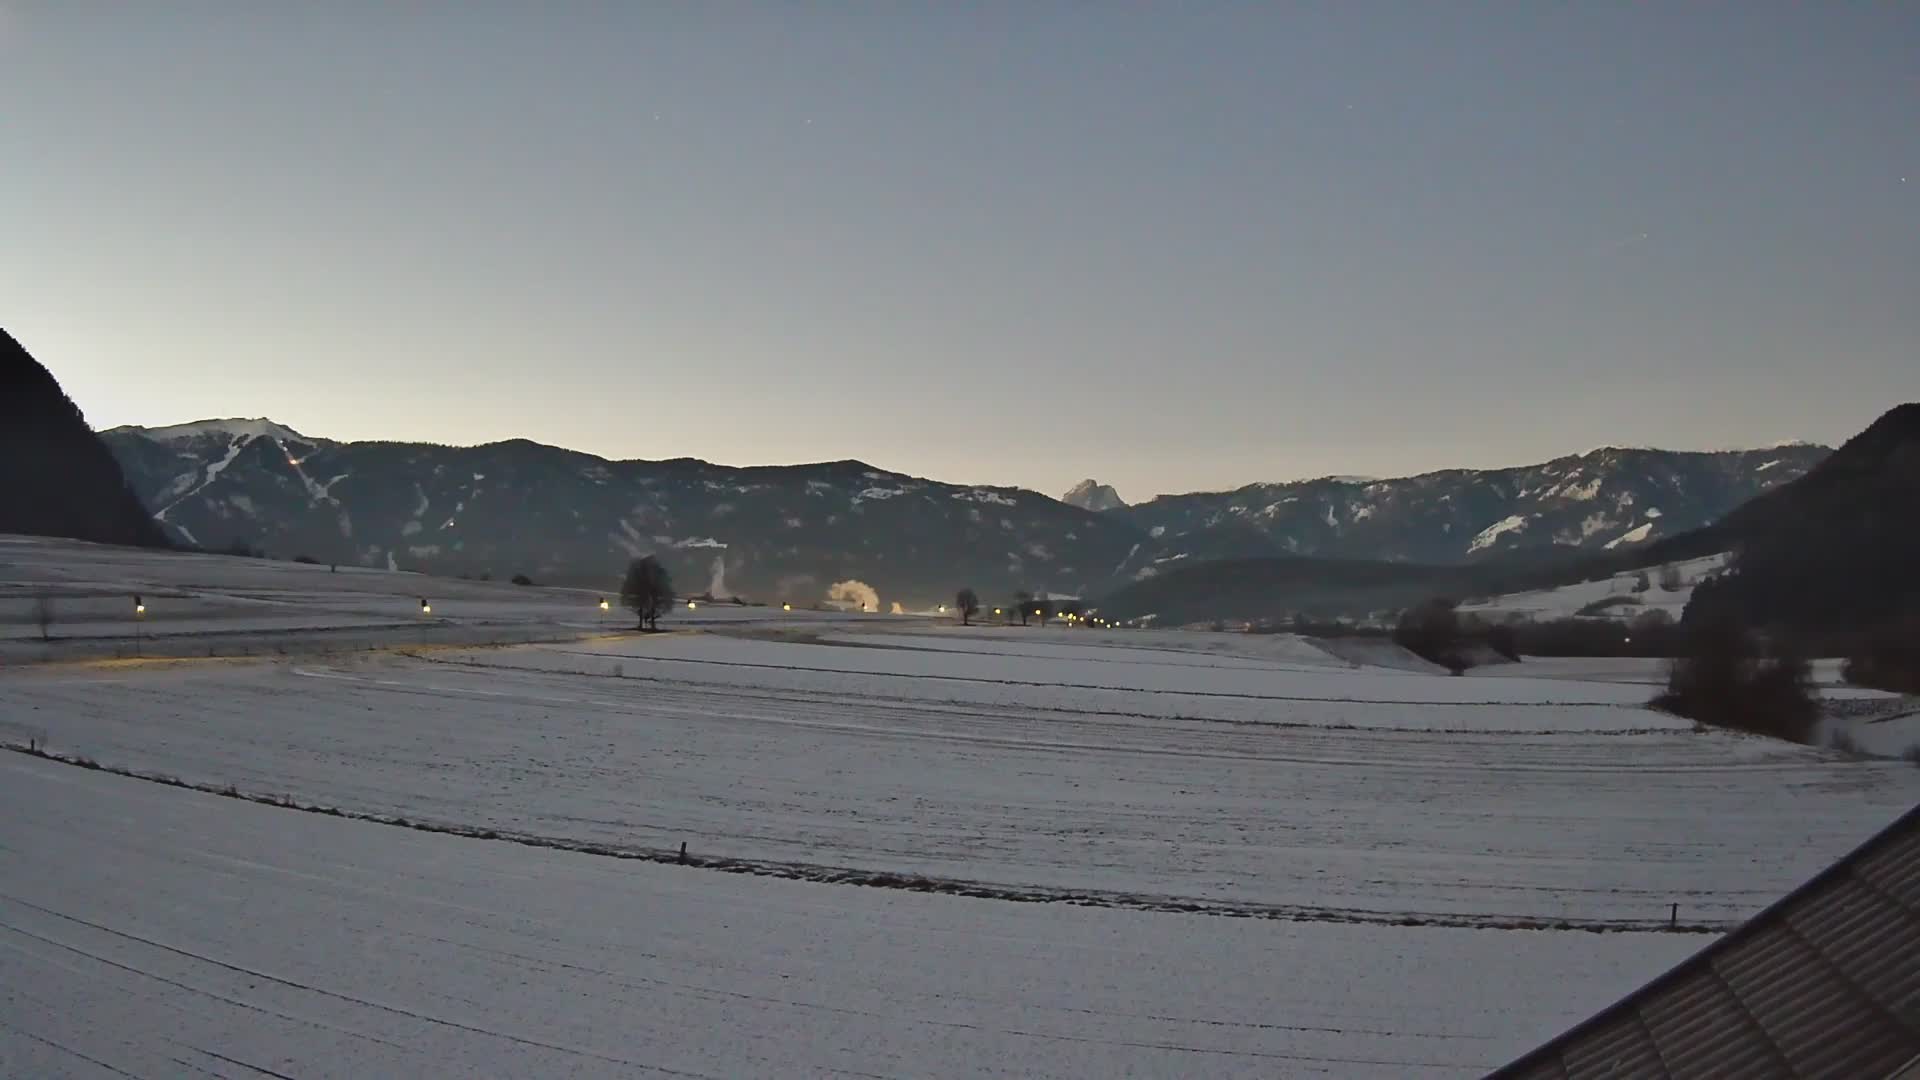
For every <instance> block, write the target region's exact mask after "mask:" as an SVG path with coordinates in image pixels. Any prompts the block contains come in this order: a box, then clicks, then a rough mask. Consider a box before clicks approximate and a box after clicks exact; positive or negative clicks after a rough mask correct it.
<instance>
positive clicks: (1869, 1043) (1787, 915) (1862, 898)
mask: <svg viewBox="0 0 1920 1080" xmlns="http://www.w3.org/2000/svg"><path fill="white" fill-rule="evenodd" d="M1917 1065H1920V806H1916V807H1914V808H1913V809H1912V810H1909V811H1907V813H1906V814H1904V815H1902V816H1901V818H1900V820H1898V821H1896V822H1894V823H1893V824H1892V825H1889V826H1888V827H1887V828H1885V829H1883V830H1881V831H1880V833H1878V834H1877V835H1875V836H1874V837H1873V838H1872V839H1871V840H1868V841H1867V842H1866V843H1864V844H1862V845H1860V847H1859V848H1858V849H1857V850H1855V851H1854V852H1853V853H1852V854H1850V855H1848V856H1847V857H1846V858H1844V859H1841V860H1840V861H1839V862H1837V863H1835V864H1833V865H1832V866H1830V867H1828V868H1827V869H1825V870H1823V871H1821V872H1820V873H1819V874H1818V875H1816V876H1815V877H1814V878H1813V879H1812V880H1811V881H1808V882H1807V883H1806V884H1804V885H1802V886H1800V887H1799V888H1798V889H1795V890H1794V891H1793V892H1791V893H1788V894H1787V895H1786V896H1785V897H1784V898H1782V899H1781V900H1780V901H1779V902H1777V903H1775V904H1774V905H1773V906H1772V907H1769V908H1767V909H1766V910H1765V911H1762V912H1761V913H1760V914H1758V915H1756V916H1754V917H1753V918H1752V919H1750V920H1748V922H1747V923H1746V924H1745V925H1743V926H1741V927H1740V928H1739V929H1738V930H1735V931H1734V932H1733V933H1731V934H1728V935H1727V936H1726V937H1724V938H1721V939H1720V940H1719V941H1716V942H1714V943H1713V944H1712V945H1709V946H1707V947H1706V948H1705V949H1702V950H1701V951H1700V952H1699V953H1697V954H1696V955H1694V956H1693V957H1691V958H1690V959H1688V960H1687V961H1686V962H1684V963H1682V964H1681V965H1680V966H1679V967H1676V968H1674V969H1673V970H1672V971H1669V972H1667V973H1666V974H1665V975H1662V976H1660V977H1659V978H1658V979H1655V980H1654V981H1653V982H1651V983H1648V984H1647V985H1646V986H1645V987H1642V988H1641V989H1640V990H1638V991H1636V992H1635V993H1633V994H1632V995H1630V996H1629V997H1627V998H1626V1000H1624V1001H1621V1002H1619V1003H1618V1004H1616V1005H1613V1006H1612V1007H1610V1008H1608V1009H1607V1010H1606V1011H1604V1012H1602V1013H1600V1014H1599V1015H1598V1016H1595V1017H1594V1018H1593V1019H1591V1020H1588V1021H1587V1022H1585V1023H1583V1024H1580V1025H1579V1026H1577V1027H1575V1028H1573V1029H1572V1030H1570V1031H1568V1032H1567V1033H1565V1034H1564V1035H1561V1036H1560V1037H1559V1038H1557V1039H1554V1040H1553V1041H1552V1042H1549V1043H1547V1044H1546V1045H1545V1046H1542V1047H1540V1048H1539V1049H1538V1050H1535V1051H1534V1052H1532V1053H1530V1054H1528V1055H1527V1056H1525V1057H1523V1058H1521V1059H1520V1060H1519V1061H1516V1062H1514V1063H1513V1064H1511V1065H1509V1066H1507V1067H1506V1068H1504V1069H1501V1070H1499V1071H1497V1072H1495V1073H1494V1074H1493V1076H1494V1077H1496V1078H1499V1080H1548V1078H1552V1080H1584V1078H1586V1077H1673V1078H1691V1077H1722V1076H1737V1077H1742V1078H1753V1080H1762V1078H1769V1077H1846V1078H1849V1080H1852V1078H1859V1080H1886V1078H1890V1077H1896V1076H1906V1075H1908V1074H1909V1072H1910V1071H1911V1070H1913V1069H1915V1068H1916V1066H1917Z"/></svg>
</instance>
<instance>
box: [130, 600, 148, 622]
mask: <svg viewBox="0 0 1920 1080" xmlns="http://www.w3.org/2000/svg"><path fill="white" fill-rule="evenodd" d="M146 613H147V605H146V604H145V603H144V602H143V601H142V600H141V599H140V597H139V596H137V595H136V596H135V597H134V598H133V617H134V618H136V619H137V618H139V617H140V616H142V615H145V614H146Z"/></svg>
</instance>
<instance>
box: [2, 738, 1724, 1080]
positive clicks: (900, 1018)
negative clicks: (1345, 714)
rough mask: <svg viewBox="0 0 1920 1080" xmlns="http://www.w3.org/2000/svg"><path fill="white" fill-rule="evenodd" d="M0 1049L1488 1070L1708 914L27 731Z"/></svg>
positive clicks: (145, 1073) (785, 1066)
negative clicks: (893, 842) (791, 822)
mask: <svg viewBox="0 0 1920 1080" xmlns="http://www.w3.org/2000/svg"><path fill="white" fill-rule="evenodd" d="M0 816H4V818H5V820H6V821H7V822H8V827H7V833H6V846H5V848H4V849H0V1075H6V1076H17V1077H36V1078H49V1077H63V1076H73V1077H106V1076H110V1075H130V1076H142V1077H160V1076H194V1075H207V1076H232V1077H241V1076H259V1075H269V1073H267V1072H266V1070H271V1073H270V1075H285V1076H298V1077H302V1078H303V1080H310V1078H316V1077H350V1078H357V1077H367V1076H474V1075H487V1076H559V1075H570V1076H636V1077H638V1076H662V1075H664V1076H682V1077H685V1076H693V1077H758V1076H783V1077H784V1076H881V1077H907V1076H927V1075H941V1076H1014V1075H1018V1076H1070V1077H1113V1076H1121V1075H1131V1076H1195V1075H1204V1076H1340V1077H1368V1076H1378V1077H1400V1076H1409V1075H1421V1076H1472V1075H1477V1074H1479V1073H1482V1072H1484V1071H1485V1070H1486V1069H1487V1068H1489V1067H1492V1066H1495V1065H1498V1064H1500V1063H1502V1062H1504V1061H1506V1060H1509V1059H1511V1058H1512V1057H1514V1056H1516V1055H1517V1054H1519V1053H1520V1052H1522V1051H1524V1050H1525V1049H1527V1048H1529V1047H1530V1046H1531V1045H1533V1044H1534V1043H1537V1042H1539V1041H1541V1040H1543V1039H1544V1038H1546V1037H1547V1036H1549V1035H1550V1034H1552V1033H1553V1032H1555V1031H1556V1030H1558V1029H1560V1028H1562V1027H1564V1026H1566V1025H1568V1024H1570V1023H1573V1022H1574V1021H1576V1020H1578V1019H1580V1018H1582V1017H1584V1016H1585V1015H1587V1014H1589V1013H1591V1012H1592V1011H1594V1010H1596V1009H1598V1008H1600V1007H1602V1006H1604V1005H1605V1004H1607V1003H1609V1002H1610V1001H1612V1000H1613V999H1616V998H1618V997H1619V996H1621V995H1623V994H1625V993H1626V992H1628V991H1629V990H1631V989H1632V988H1633V987H1634V986H1636V985H1637V984H1639V983H1640V982H1641V981H1643V980H1644V979H1645V978H1646V977H1647V976H1648V975H1649V974H1651V973H1653V972H1655V971H1658V970H1661V969H1663V968H1665V967H1667V966H1670V965H1671V964H1673V963H1675V962H1677V961H1679V960H1680V959H1681V958H1682V957H1684V956H1685V955H1687V954H1688V953H1689V952H1691V951H1692V950H1693V949H1695V948H1697V947H1698V946H1699V945H1700V944H1701V942H1702V939H1701V938H1700V937H1698V936H1694V935H1669V934H1604V935H1603V934H1583V933H1551V932H1538V931H1493V930H1453V929H1438V928H1411V927H1379V926H1346V925H1338V924H1329V923H1292V922H1274V921H1266V920H1249V919H1221V918H1208V917H1204V916H1181V915H1158V914H1146V913H1140V912H1131V911H1101V910H1092V909H1086V908H1076V907H1062V906H1051V905H1037V904H1011V903H1005V902H1001V901H994V900H976V899H968V898H963V897H947V896H937V895H933V896H930V895H922V894H917V893H907V892H897V891H889V890H879V889H859V888H846V887H837V886H830V885H813V884H807V883H802V882H790V881H778V880H769V879H765V878H758V877H749V876H744V875H736V874H723V873H714V872H711V871H704V870H690V869H682V868H679V867H672V866H658V865H652V864H646V863H636V862H628V861H623V860H616V859H606V858H598V857H594V856H589V855H577V854H572V853H566V852H548V851H540V850H537V849H532V848H526V847H520V846H517V845H511V844H502V843H494V842H487V841H477V840H464V839H458V838H453V837H444V836H431V835H427V834H423V833H417V832H410V831H407V830H404V829H396V828H391V827H387V826H381V825H373V824H367V823H364V822H353V821H341V820H337V819H333V818H328V817H322V816H319V815H313V814H303V813H299V812H296V811H289V810H279V809H274V808H270V807H263V806H255V805H252V804H248V803H244V802H238V801H235V800H231V799H221V798H218V797H214V796H206V795H199V794H196V793H191V792H182V791H179V790H176V789H170V788H163V787H159V786H156V785H152V784H147V783H143V782H141V781H137V780H127V779H122V778H119V777H113V776H107V775H103V774H101V773H95V772H88V771H84V770H79V769H74V768H72V767H69V766H61V765H54V764H50V763H46V762H40V761H36V760H33V759H30V758H25V757H18V756H14V755H6V756H4V757H0Z"/></svg>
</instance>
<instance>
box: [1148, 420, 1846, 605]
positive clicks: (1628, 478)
mask: <svg viewBox="0 0 1920 1080" xmlns="http://www.w3.org/2000/svg"><path fill="white" fill-rule="evenodd" d="M1828 453H1829V451H1828V450H1827V449H1825V448H1824V447H1818V446H1805V445H1802V446H1784V447H1775V448H1771V449H1767V450H1733V451H1716V452H1692V451H1673V450H1626V449H1618V448H1607V449H1601V450H1594V451H1590V452H1588V453H1586V454H1581V455H1579V456H1574V457H1564V458H1557V459H1555V460H1553V461H1549V462H1546V463H1544V464H1540V465H1529V466H1524V467H1520V468H1512V469H1490V470H1477V471H1476V470H1466V469H1451V470H1447V471H1444V472H1433V473H1426V474H1424V475H1421V476H1413V477H1408V478H1405V479H1399V480H1376V481H1370V482H1369V481H1360V480H1357V479H1336V478H1331V477H1329V478H1325V479H1320V480H1306V481H1300V482H1297V483H1288V484H1252V485H1249V486H1247V487H1243V488H1240V489H1238V490H1236V491H1228V492H1200V493H1194V494H1190V495H1162V496H1160V497H1158V498H1155V499H1152V500H1150V501H1148V502H1144V503H1136V504H1134V505H1132V506H1129V507H1126V508H1125V509H1123V510H1119V511H1116V512H1115V515H1114V516H1118V517H1124V518H1126V519H1127V520H1129V521H1131V522H1133V523H1134V524H1135V525H1137V526H1139V527H1140V529H1141V530H1142V531H1144V532H1147V533H1149V534H1150V535H1153V536H1155V537H1156V538H1158V539H1159V540H1161V541H1162V546H1163V547H1165V548H1166V549H1167V550H1163V551H1160V552H1157V553H1155V554H1154V556H1153V557H1154V558H1156V559H1165V558H1167V557H1169V556H1177V555H1181V554H1184V555H1186V556H1187V557H1189V558H1194V559H1206V558H1221V557H1248V556H1256V555H1318V556H1328V557H1337V558H1343V559H1387V560H1392V561H1405V562H1425V563H1453V562H1463V561H1470V560H1476V559H1483V558H1487V557H1491V556H1495V555H1499V554H1503V553H1510V552H1516V551H1535V552H1552V551H1556V550H1566V551H1573V550H1591V551H1603V550H1615V551H1618V550H1620V549H1622V548H1630V547H1633V546H1635V545H1639V544H1645V543H1650V542H1652V541H1655V540H1658V539H1660V538H1661V537H1665V536H1672V535H1677V534H1679V533H1683V532H1686V531H1688V530H1691V529H1695V528H1698V527H1700V526H1702V525H1706V524H1709V523H1711V522H1713V521H1715V520H1717V519H1718V518H1719V517H1720V516H1721V515H1723V514H1726V513H1727V512H1728V511H1730V510H1732V509H1733V508H1734V507H1736V506H1739V505H1740V504H1741V503H1744V502H1746V501H1747V500H1748V499H1751V498H1753V497H1754V496H1755V495H1758V494H1760V493H1761V492H1764V491H1768V490H1771V489H1772V488H1774V487H1777V486H1779V485H1781V484H1785V483H1788V482H1790V481H1792V480H1794V479H1797V478H1798V477H1800V476H1802V475H1804V474H1805V473H1806V471H1807V470H1808V469H1810V468H1812V467H1813V466H1814V465H1815V464H1817V463H1819V462H1820V461H1821V460H1823V459H1824V458H1825V457H1826V456H1827V454H1828ZM1153 568H1154V567H1153V564H1152V563H1150V562H1141V561H1138V560H1137V559H1136V560H1134V561H1132V562H1130V564H1129V565H1128V566H1127V567H1126V568H1125V573H1126V575H1127V576H1142V575H1143V574H1144V575H1145V576H1151V572H1152V571H1153Z"/></svg>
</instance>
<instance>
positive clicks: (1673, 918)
mask: <svg viewBox="0 0 1920 1080" xmlns="http://www.w3.org/2000/svg"><path fill="white" fill-rule="evenodd" d="M1679 926H1680V905H1679V904H1675V905H1673V910H1672V911H1671V912H1669V913H1668V914H1667V928H1668V929H1677V928H1678V927H1679Z"/></svg>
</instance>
